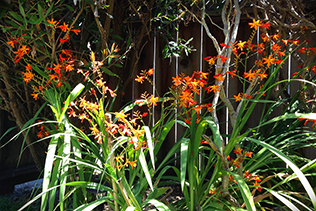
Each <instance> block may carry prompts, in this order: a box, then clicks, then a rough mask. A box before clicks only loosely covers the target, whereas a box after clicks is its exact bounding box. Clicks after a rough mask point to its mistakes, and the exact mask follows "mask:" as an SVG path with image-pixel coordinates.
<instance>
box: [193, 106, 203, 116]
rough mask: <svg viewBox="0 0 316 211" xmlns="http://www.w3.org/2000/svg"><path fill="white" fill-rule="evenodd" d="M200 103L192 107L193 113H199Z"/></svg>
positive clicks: (200, 109)
mask: <svg viewBox="0 0 316 211" xmlns="http://www.w3.org/2000/svg"><path fill="white" fill-rule="evenodd" d="M202 108H203V107H202V105H196V106H195V107H194V108H193V109H194V111H195V113H197V114H199V113H200V112H201V111H202Z"/></svg>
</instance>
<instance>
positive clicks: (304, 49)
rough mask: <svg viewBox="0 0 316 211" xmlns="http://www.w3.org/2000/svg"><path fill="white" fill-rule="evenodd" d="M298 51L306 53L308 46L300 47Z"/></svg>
mask: <svg viewBox="0 0 316 211" xmlns="http://www.w3.org/2000/svg"><path fill="white" fill-rule="evenodd" d="M298 52H300V53H305V52H306V48H304V47H303V48H300V49H298Z"/></svg>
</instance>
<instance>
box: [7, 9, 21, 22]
mask: <svg viewBox="0 0 316 211" xmlns="http://www.w3.org/2000/svg"><path fill="white" fill-rule="evenodd" d="M9 13H10V15H11V16H12V17H13V18H15V19H16V20H18V21H20V22H24V19H23V18H22V17H21V16H20V15H18V14H17V13H15V12H12V11H9Z"/></svg>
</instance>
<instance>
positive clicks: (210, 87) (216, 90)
mask: <svg viewBox="0 0 316 211" xmlns="http://www.w3.org/2000/svg"><path fill="white" fill-rule="evenodd" d="M218 87H219V85H215V84H214V85H212V86H208V87H206V88H205V91H207V93H209V92H212V91H213V92H214V93H215V92H218V91H219V89H218Z"/></svg>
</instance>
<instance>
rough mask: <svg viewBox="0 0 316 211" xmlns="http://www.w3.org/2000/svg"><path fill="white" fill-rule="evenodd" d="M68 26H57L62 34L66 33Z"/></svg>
mask: <svg viewBox="0 0 316 211" xmlns="http://www.w3.org/2000/svg"><path fill="white" fill-rule="evenodd" d="M68 26H69V25H68V24H66V23H65V22H64V25H61V26H58V28H60V29H61V30H62V31H63V32H67V30H68V29H69V28H68Z"/></svg>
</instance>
